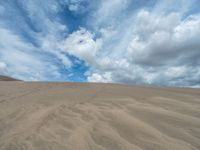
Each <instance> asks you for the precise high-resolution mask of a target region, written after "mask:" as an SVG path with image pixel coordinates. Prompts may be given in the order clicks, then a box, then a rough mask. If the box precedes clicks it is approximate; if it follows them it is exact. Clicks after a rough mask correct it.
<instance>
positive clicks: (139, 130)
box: [0, 81, 200, 150]
mask: <svg viewBox="0 0 200 150" xmlns="http://www.w3.org/2000/svg"><path fill="white" fill-rule="evenodd" d="M0 149H1V150H144V149H145V150H193V149H194V150H195V149H196V150H199V149H200V90H199V89H193V90H192V89H176V88H153V87H149V88H147V87H131V86H123V85H112V84H78V83H25V82H17V81H13V82H5V81H1V82H0Z"/></svg>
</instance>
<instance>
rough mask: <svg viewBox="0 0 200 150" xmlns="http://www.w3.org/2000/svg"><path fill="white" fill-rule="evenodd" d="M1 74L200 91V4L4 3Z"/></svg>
mask: <svg viewBox="0 0 200 150" xmlns="http://www.w3.org/2000/svg"><path fill="white" fill-rule="evenodd" d="M0 74H3V75H8V76H12V77H15V78H18V79H22V80H25V81H72V82H105V83H125V84H134V85H137V84H139V85H141V84H142V85H144V84H150V85H157V86H182V87H200V1H199V0H176V1H175V0H1V1H0Z"/></svg>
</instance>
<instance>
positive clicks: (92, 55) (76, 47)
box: [59, 28, 101, 64]
mask: <svg viewBox="0 0 200 150" xmlns="http://www.w3.org/2000/svg"><path fill="white" fill-rule="evenodd" d="M59 44H60V43H59ZM59 46H60V50H61V51H62V52H67V53H68V54H70V55H73V56H76V57H77V58H79V59H81V60H84V61H85V62H86V63H87V64H93V63H95V62H96V60H95V59H96V57H97V55H96V54H97V52H98V50H99V49H100V47H101V40H99V39H97V40H95V39H94V34H92V33H91V32H89V31H87V30H86V29H84V28H80V30H78V31H75V32H73V33H72V34H70V35H69V36H68V38H66V39H65V40H64V41H63V42H62V44H60V45H59Z"/></svg>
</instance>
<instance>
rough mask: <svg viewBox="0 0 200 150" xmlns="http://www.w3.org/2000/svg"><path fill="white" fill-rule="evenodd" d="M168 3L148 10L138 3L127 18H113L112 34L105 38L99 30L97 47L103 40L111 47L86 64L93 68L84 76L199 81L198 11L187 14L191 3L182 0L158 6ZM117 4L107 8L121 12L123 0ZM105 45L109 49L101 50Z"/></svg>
mask: <svg viewBox="0 0 200 150" xmlns="http://www.w3.org/2000/svg"><path fill="white" fill-rule="evenodd" d="M170 4H172V3H167V4H166V2H163V3H158V4H156V5H155V6H154V7H153V8H151V10H148V9H140V10H138V11H137V13H135V12H134V13H132V15H130V18H125V19H123V18H122V20H120V22H118V21H117V22H116V23H113V24H112V30H114V32H115V34H114V35H113V36H111V37H109V38H108V39H105V38H104V36H102V41H104V43H103V44H102V47H103V48H104V47H106V46H108V47H109V48H110V50H109V52H102V53H106V54H107V55H106V57H105V56H103V57H99V56H97V57H96V64H97V65H95V66H94V65H93V64H91V66H92V67H93V68H95V69H93V72H92V73H91V75H90V76H89V77H88V80H89V81H95V80H96V81H97V82H99V80H102V82H105V77H104V76H105V74H107V73H109V82H123V83H124V82H125V83H135V84H141V83H144V84H156V85H168V86H196V85H199V81H200V75H199V70H200V68H199V65H200V60H199V56H200V45H199V40H200V39H199V36H198V35H199V32H200V24H199V22H200V17H199V14H189V15H187V16H186V15H185V14H187V11H190V8H189V6H190V5H189V4H188V3H187V5H184V3H183V2H180V3H179V6H177V7H176V6H175V8H174V11H169V9H167V8H163V7H165V6H168V5H170ZM190 4H191V3H190ZM105 5H106V4H105ZM191 5H192V4H191ZM118 7H120V8H118ZM118 7H117V8H115V7H114V6H113V7H112V8H111V9H112V11H115V9H116V11H118V12H120V11H122V10H123V8H126V7H125V6H124V5H119V6H118ZM127 7H128V6H127ZM161 8H162V9H161ZM101 9H102V8H100V10H101ZM113 9H114V10H113ZM125 11H126V10H125ZM105 12H106V11H104V13H105ZM102 13H103V11H102ZM115 14H118V13H116V12H115ZM108 15H110V13H108ZM103 16H104V14H103ZM117 17H118V16H117ZM122 26H123V28H122V29H119V28H121V27H122ZM99 27H101V24H99ZM106 29H108V28H106ZM101 30H103V29H101ZM112 30H110V31H112ZM116 37H117V38H116ZM110 39H112V40H110ZM113 39H114V40H113ZM119 39H120V40H119ZM111 41H112V42H111ZM110 43H111V44H110ZM113 43H114V44H113ZM104 44H105V45H104ZM105 50H106V51H108V49H107V48H105V49H101V50H100V51H105ZM105 58H106V59H105ZM122 62H123V63H122ZM94 70H95V71H94ZM106 81H107V80H106Z"/></svg>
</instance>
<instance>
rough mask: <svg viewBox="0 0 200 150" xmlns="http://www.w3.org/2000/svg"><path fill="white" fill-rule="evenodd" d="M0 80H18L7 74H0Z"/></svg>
mask: <svg viewBox="0 0 200 150" xmlns="http://www.w3.org/2000/svg"><path fill="white" fill-rule="evenodd" d="M0 81H19V80H17V79H14V78H11V77H8V76H3V75H0Z"/></svg>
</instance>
